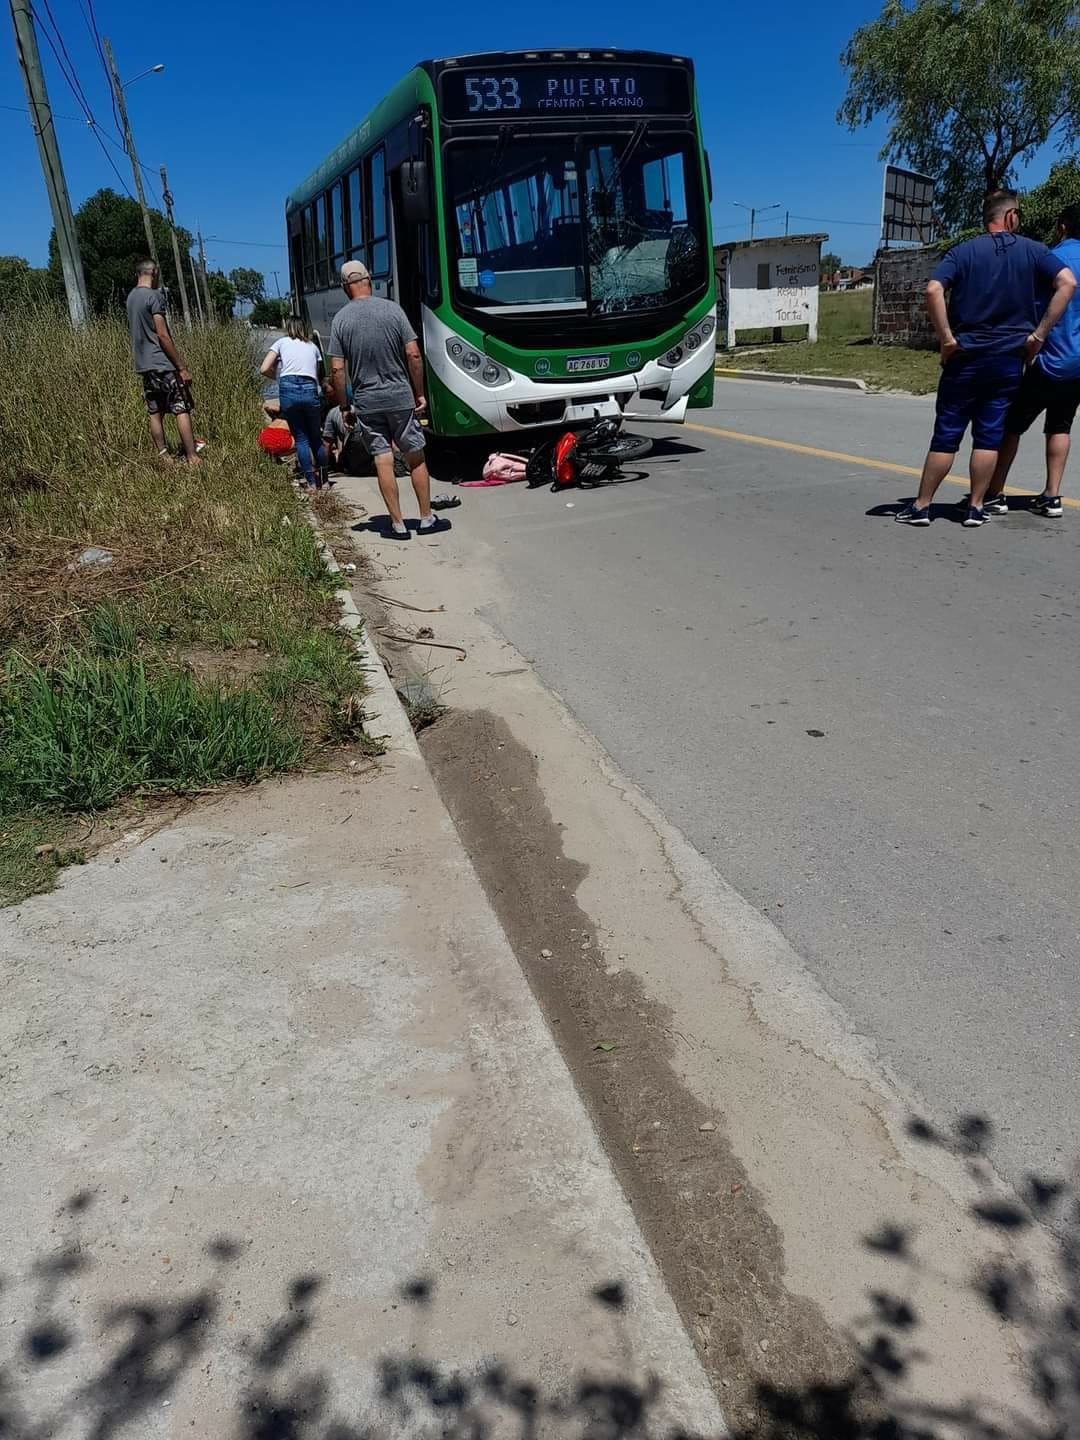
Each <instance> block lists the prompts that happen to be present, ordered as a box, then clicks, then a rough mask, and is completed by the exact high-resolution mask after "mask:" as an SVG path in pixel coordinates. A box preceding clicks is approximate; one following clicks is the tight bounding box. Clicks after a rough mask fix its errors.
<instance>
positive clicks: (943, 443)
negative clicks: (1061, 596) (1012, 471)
mask: <svg viewBox="0 0 1080 1440" xmlns="http://www.w3.org/2000/svg"><path fill="white" fill-rule="evenodd" d="M983 224H984V225H985V227H986V234H985V235H979V236H978V237H977V238H976V239H974V240H965V241H964V242H963V244H961V245H955V246H954V247H953V248H952V249H951V250H950V251H949V253H948V254H947V255H946V256H945V258H944V259H943V260H942V262H941V264H940V265H939V266H938V268H937V269H936V270H935V271H934V274H933V277H932V278H931V280H930V282H929V284H928V285H927V287H926V308H927V310H928V311H929V312H930V319H931V321H932V322H933V325H934V331H935V333H936V334H937V338H938V345H939V347H940V349H941V367H942V368H941V379H940V381H939V382H938V393H937V409H936V420H935V424H934V434H933V437H932V439H931V441H930V450H929V453H928V454H927V456H926V462H925V464H924V465H923V472H922V479H921V481H920V482H919V493H918V496H917V497H916V498H915V500H914V501H913V503H912V504H910V505H905V506H904V508H903V510H901V511H900V513H899V514H898V515H896V516H895V517H894V518H895V519H897V520H898V521H900V522H901V523H902V524H906V525H929V524H930V502H931V500H932V499H933V498H934V495H935V493H936V492H937V488H938V486H939V485H940V484H941V482H942V481H943V480H944V479H945V476H946V475H948V473H949V471H950V470H951V469H952V464H953V460H954V459H955V458H956V452H957V451H958V450H959V448H960V442H961V441H962V440H963V438H964V432H965V431H966V430H967V427H968V426H969V425H970V426H971V500H970V504H969V508H968V512H967V515H966V517H965V519H964V524H965V525H967V526H976V525H981V524H983V522H984V520H985V518H986V517H985V515H984V513H983V508H982V507H983V497H984V496H985V495H986V492H987V489H988V487H989V485H990V483H991V481H992V479H993V476H994V467H995V466H996V464H997V454H998V449H999V447H1000V445H1001V441H1002V437H1003V435H1004V433H1005V417H1006V415H1007V414H1008V410H1009V404H1010V402H1011V401H1012V399H1013V396H1014V395H1015V394H1016V391H1017V390H1018V389H1019V386H1020V380H1021V378H1022V376H1023V373H1024V363H1025V360H1026V361H1028V362H1031V361H1033V360H1034V359H1035V357H1036V356H1037V355H1038V354H1039V352H1040V351H1041V350H1042V347H1043V345H1044V344H1045V342H1046V337H1047V336H1048V335H1049V333H1050V331H1051V330H1052V329H1053V327H1054V326H1055V325H1056V324H1057V322H1058V320H1059V319H1060V318H1061V316H1062V315H1063V314H1064V312H1065V309H1066V307H1067V305H1068V303H1069V301H1070V300H1071V299H1072V296H1073V291H1074V290H1075V289H1076V279H1075V277H1074V276H1073V273H1072V271H1071V270H1070V269H1069V268H1068V266H1067V265H1063V264H1062V263H1061V260H1060V259H1059V258H1058V257H1057V256H1056V255H1053V254H1051V252H1050V251H1049V250H1048V249H1047V248H1046V246H1045V245H1040V244H1039V243H1038V242H1037V241H1035V240H1027V239H1025V238H1024V237H1023V236H1022V235H1018V234H1017V233H1016V232H1017V230H1018V228H1019V225H1020V211H1019V209H1018V208H1017V197H1016V193H1015V191H1013V190H996V191H994V192H993V194H991V195H988V196H987V197H986V201H985V203H984V205H983ZM946 290H947V291H948V292H949V300H948V307H946V302H945V292H946ZM1048 295H1049V303H1047V296H1048Z"/></svg>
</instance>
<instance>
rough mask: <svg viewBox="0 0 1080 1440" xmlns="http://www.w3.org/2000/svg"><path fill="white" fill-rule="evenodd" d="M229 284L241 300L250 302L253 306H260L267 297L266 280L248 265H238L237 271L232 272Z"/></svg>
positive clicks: (230, 272)
mask: <svg viewBox="0 0 1080 1440" xmlns="http://www.w3.org/2000/svg"><path fill="white" fill-rule="evenodd" d="M229 283H230V284H231V285H232V287H233V289H234V290H235V291H236V293H237V295H238V296H239V297H240V299H241V300H248V301H250V303H251V304H252V305H258V303H259V301H260V300H262V299H265V297H266V281H265V279H264V278H263V276H262V274H261V273H260V272H259V271H258V270H253V269H250V268H249V267H248V266H247V265H238V266H237V267H236V269H235V270H230V271H229Z"/></svg>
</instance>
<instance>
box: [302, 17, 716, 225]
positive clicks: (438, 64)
mask: <svg viewBox="0 0 1080 1440" xmlns="http://www.w3.org/2000/svg"><path fill="white" fill-rule="evenodd" d="M494 56H498V57H499V58H500V59H501V60H506V61H508V62H510V63H513V62H514V61H522V60H525V61H534V60H561V61H566V60H612V59H619V60H627V61H633V60H636V61H641V62H648V61H652V62H653V63H656V62H657V61H660V62H662V63H664V64H668V65H670V64H675V65H685V66H686V67H687V68H688V69H692V68H693V66H692V63H691V61H689V60H688V59H687V58H686V57H685V56H683V55H667V54H662V53H659V52H657V51H655V50H618V49H613V48H612V47H610V46H599V45H598V46H595V47H591V48H590V47H588V46H582V45H574V46H570V47H568V48H567V49H565V50H554V49H550V48H545V49H542V50H488V51H484V52H480V53H477V54H471V55H451V56H446V57H445V58H443V59H441V60H420V61H418V63H417V64H416V65H415V66H414V67H413V69H412V70H410V71H409V73H408V74H407V75H406V76H405V78H404V79H403V80H400V81H399V82H398V84H397V85H395V86H394V88H393V89H392V90H391V91H390V92H389V94H388V95H385V96H384V97H383V98H382V99H381V100H380V101H379V103H378V104H377V105H376V106H375V108H374V109H373V110H372V111H371V112H370V113H369V114H368V115H366V116H365V117H364V119H363V120H361V122H360V124H359V125H357V126H356V128H355V129H354V130H350V132H349V133H348V135H346V136H345V138H344V140H342V141H341V143H340V144H339V145H337V146H335V148H334V149H333V150H331V152H330V154H329V155H327V157H326V158H325V160H323V161H322V163H321V164H320V165H319V166H318V168H317V169H315V170H313V171H312V172H311V174H310V175H309V176H308V177H307V179H306V180H303V181H302V182H301V183H300V184H299V185H298V186H297V187H296V189H295V190H293V191H292V193H291V194H290V195H289V198H288V200H287V201H286V202H285V209H286V212H288V211H290V210H295V209H297V208H298V207H299V206H301V205H306V204H307V203H308V201H309V200H313V199H314V198H315V196H316V195H319V194H321V193H322V191H323V190H325V189H326V188H327V186H328V185H330V184H332V182H333V181H334V180H336V179H337V178H338V176H339V175H341V174H342V173H343V171H346V170H348V169H350V168H351V167H352V166H353V165H355V164H356V163H357V161H358V160H359V159H360V157H361V156H362V155H363V154H364V152H365V151H366V150H367V149H368V147H369V145H370V143H371V140H372V137H373V136H378V135H381V134H382V133H383V132H384V131H385V130H389V129H390V128H391V127H392V126H394V125H396V124H397V123H398V121H399V120H402V119H404V118H405V116H406V115H408V114H409V112H410V111H411V110H413V109H414V108H415V107H416V106H417V105H419V104H420V103H421V102H422V101H424V100H430V99H431V86H432V81H433V79H434V77H435V76H436V75H437V74H438V73H439V71H441V70H444V69H456V68H457V67H458V66H459V65H468V64H472V63H474V62H476V61H478V60H483V59H487V60H490V59H492V58H493V57H494Z"/></svg>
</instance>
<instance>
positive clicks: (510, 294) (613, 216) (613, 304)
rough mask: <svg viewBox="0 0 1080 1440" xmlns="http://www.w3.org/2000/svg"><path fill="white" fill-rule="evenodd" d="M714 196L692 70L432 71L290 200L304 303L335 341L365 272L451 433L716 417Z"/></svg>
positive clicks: (598, 56) (298, 291) (575, 58)
mask: <svg viewBox="0 0 1080 1440" xmlns="http://www.w3.org/2000/svg"><path fill="white" fill-rule="evenodd" d="M710 189H711V182H710V178H709V167H708V158H707V156H706V154H705V151H704V149H703V147H702V143H701V129H700V122H699V118H698V105H697V94H696V89H695V84H694V69H693V65H692V64H691V62H690V61H689V60H686V59H682V58H679V57H677V56H670V55H658V54H652V53H650V52H646V51H637V50H526V51H514V52H511V51H501V52H498V53H495V54H489V55H468V56H462V57H458V58H457V59H448V60H425V61H423V62H421V64H419V65H418V66H417V67H416V69H415V70H412V71H411V72H410V73H409V74H408V75H407V76H406V77H405V79H404V80H402V81H401V83H400V84H399V85H397V86H396V87H395V88H394V89H393V90H391V92H390V93H389V95H387V96H386V98H385V99H384V100H382V101H381V102H380V103H379V104H378V105H377V106H376V107H375V109H374V110H373V111H372V112H371V114H370V115H369V116H368V117H367V119H366V120H364V121H363V122H362V124H360V125H359V126H357V128H356V129H355V130H354V131H353V132H352V133H351V134H350V135H349V136H347V137H346V139H345V140H343V141H342V143H341V144H340V145H339V146H338V147H337V149H336V150H334V151H332V152H331V154H330V155H328V156H327V158H326V159H325V160H324V161H323V163H322V164H321V165H320V166H319V167H318V169H317V170H315V171H314V173H313V174H311V175H310V176H309V177H308V178H307V179H306V180H305V181H304V182H303V183H302V184H301V185H299V186H298V187H297V188H296V189H295V190H294V191H293V193H292V194H291V195H290V196H289V199H288V202H287V205H286V223H287V228H288V242H289V264H290V273H291V284H292V291H293V301H294V304H295V306H296V307H297V309H298V310H299V311H300V312H301V313H303V314H304V315H305V317H306V318H307V320H308V322H309V324H310V325H311V326H312V328H313V330H314V331H315V332H316V334H317V336H318V337H320V338H321V339H322V341H324V342H325V340H326V339H327V338H328V336H329V329H330V322H331V319H332V318H333V315H334V312H335V311H336V310H337V309H338V307H339V306H340V305H342V304H343V303H344V297H343V294H342V291H341V289H340V286H339V283H338V279H337V274H338V271H339V269H340V267H341V265H342V263H343V262H344V261H345V260H346V259H355V260H361V261H362V262H363V263H364V264H365V265H366V266H367V267H368V269H369V270H370V271H371V274H372V280H373V288H374V291H375V293H376V294H378V295H386V296H389V297H390V298H391V299H394V300H396V301H397V302H398V303H399V304H400V305H401V306H403V308H404V309H405V311H406V312H407V314H408V315H409V317H410V319H411V320H412V322H413V324H414V326H415V327H416V331H417V334H418V335H419V336H420V337H421V345H422V348H423V352H424V360H425V365H426V368H427V396H428V405H429V418H430V424H431V429H432V431H433V432H434V433H435V434H437V435H445V436H455V437H461V436H470V435H483V434H491V433H492V432H507V431H510V432H513V431H522V430H530V429H534V428H536V427H538V426H553V425H559V424H561V425H574V424H577V423H583V422H585V421H587V420H589V419H591V418H592V417H593V416H594V415H595V414H597V413H599V414H600V415H616V416H617V415H619V414H625V415H627V416H630V415H633V416H635V417H637V418H647V417H648V418H661V419H664V420H668V421H678V420H682V419H683V418H684V416H685V413H686V410H687V407H691V408H699V407H704V406H707V405H709V404H711V402H712V393H713V369H714V363H715V352H716V283H715V276H714V271H713V259H712V238H711V231H710V223H709V206H710V199H711V196H710Z"/></svg>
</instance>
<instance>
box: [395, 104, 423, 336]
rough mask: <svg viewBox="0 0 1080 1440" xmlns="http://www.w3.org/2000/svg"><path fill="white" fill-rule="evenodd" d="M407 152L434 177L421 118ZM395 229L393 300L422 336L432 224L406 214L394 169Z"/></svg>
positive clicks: (398, 174) (413, 127)
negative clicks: (422, 317)
mask: <svg viewBox="0 0 1080 1440" xmlns="http://www.w3.org/2000/svg"><path fill="white" fill-rule="evenodd" d="M407 153H408V155H409V157H410V158H412V159H415V160H427V161H428V167H427V168H428V175H429V176H430V175H431V159H430V157H431V141H430V139H429V137H428V133H427V126H426V125H425V124H424V122H423V119H422V117H420V116H417V117H415V118H414V119H413V120H412V122H411V123H410V125H409V143H408V150H407ZM390 194H391V197H392V209H393V227H394V234H393V240H394V281H395V286H396V292H397V293H396V294H395V296H394V298H395V299H396V300H397V302H398V304H399V305H400V306H401V308H402V309H403V310H404V311H405V314H406V315H408V317H409V319H410V320H411V321H412V324H413V329H414V330H415V331H416V333H417V334H418V335H419V334H420V322H421V315H422V308H423V304H424V301H425V300H427V299H428V298H429V295H428V290H429V286H428V277H427V274H426V271H427V268H428V267H427V265H426V263H425V257H426V252H427V249H428V243H429V235H430V228H431V227H430V225H427V224H417V223H416V222H415V220H410V219H409V217H408V216H407V215H406V213H405V206H404V199H403V196H402V186H401V168H400V166H399V167H397V168H396V169H395V170H394V173H393V176H392V177H391V184H390Z"/></svg>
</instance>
